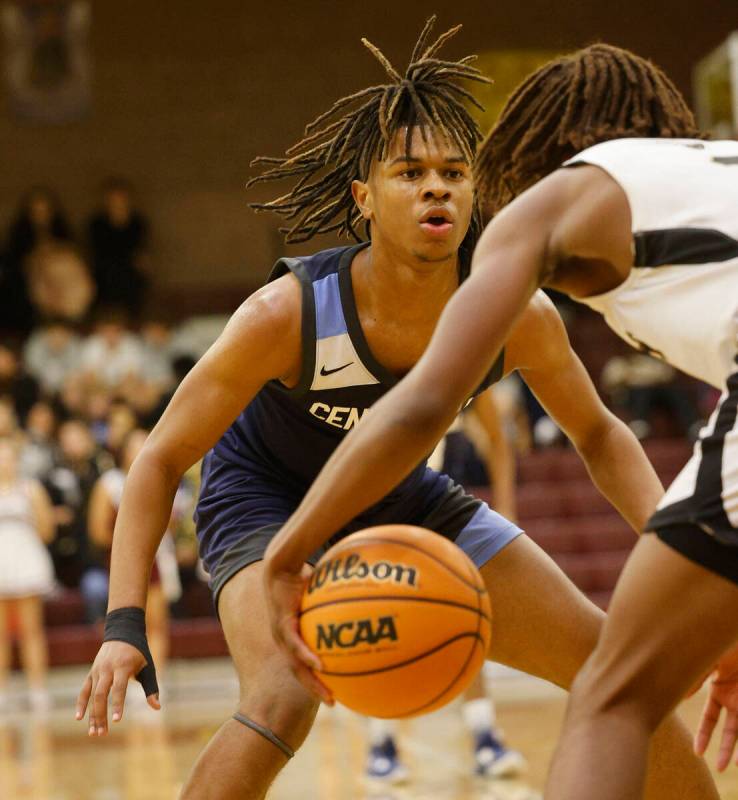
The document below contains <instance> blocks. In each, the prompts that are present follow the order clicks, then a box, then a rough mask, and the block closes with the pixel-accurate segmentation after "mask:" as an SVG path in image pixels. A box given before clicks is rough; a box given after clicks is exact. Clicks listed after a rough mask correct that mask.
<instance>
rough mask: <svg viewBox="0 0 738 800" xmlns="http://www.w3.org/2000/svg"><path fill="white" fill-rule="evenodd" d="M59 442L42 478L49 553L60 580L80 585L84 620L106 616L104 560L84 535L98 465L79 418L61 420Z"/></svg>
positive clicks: (90, 435)
mask: <svg viewBox="0 0 738 800" xmlns="http://www.w3.org/2000/svg"><path fill="white" fill-rule="evenodd" d="M58 441H59V448H58V451H57V460H56V464H55V465H54V467H53V468H52V469H51V470H50V471H49V473H48V474H47V476H46V479H45V481H44V485H45V487H46V490H47V491H48V493H49V496H50V498H51V501H52V503H53V512H54V518H55V521H56V525H57V535H56V539H55V540H54V541H53V542H52V544H51V548H50V549H51V555H52V557H53V560H54V567H55V569H56V574H57V577H58V579H59V581H60V582H61V583H62V584H63V585H64V586H67V587H69V588H76V587H79V588H80V590H81V592H82V597H83V599H84V602H85V615H86V618H87V621H88V622H97V621H99V620H101V619H103V618H104V617H105V611H106V606H107V599H108V579H107V568H106V564H105V559H104V558H103V556H102V554H101V553H100V552H98V551H97V549H96V548H95V547H94V546H93V545H92V543H91V542H90V540H89V537H88V536H87V507H88V504H89V499H90V495H91V493H92V488H93V486H94V485H95V483H96V482H97V479H98V478H99V477H100V474H101V472H102V468H101V465H100V463H99V458H98V450H97V447H96V445H95V440H94V439H93V437H92V433H91V432H90V429H89V427H88V426H87V425H86V423H85V422H84V421H83V420H80V419H70V420H66V421H65V422H62V424H61V425H60V426H59V433H58Z"/></svg>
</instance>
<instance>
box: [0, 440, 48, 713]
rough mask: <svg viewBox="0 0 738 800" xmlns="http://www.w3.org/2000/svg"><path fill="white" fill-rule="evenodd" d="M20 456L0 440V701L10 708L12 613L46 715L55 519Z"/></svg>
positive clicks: (35, 700)
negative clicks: (50, 546)
mask: <svg viewBox="0 0 738 800" xmlns="http://www.w3.org/2000/svg"><path fill="white" fill-rule="evenodd" d="M18 456H19V451H18V444H17V442H16V441H15V440H13V439H11V438H8V437H3V438H0V703H2V704H5V705H7V684H8V675H9V671H10V653H11V648H10V642H11V637H10V615H11V613H14V615H15V618H16V619H17V622H18V628H19V635H20V651H21V661H22V664H23V669H24V670H25V673H26V677H27V680H28V686H29V690H30V692H29V697H30V703H31V708H32V709H33V710H34V711H38V712H43V711H46V710H48V708H49V706H50V701H49V695H48V692H47V689H46V672H47V665H48V647H47V643H46V635H45V632H44V625H43V596H44V595H45V594H47V593H48V592H50V591H51V590H52V589H53V587H54V570H53V566H52V563H51V558H50V557H49V554H48V552H47V550H46V547H45V546H44V542H49V541H51V539H52V538H53V537H54V519H53V514H52V510H51V504H50V502H49V498H48V496H47V495H46V492H45V491H44V489H43V487H42V486H41V484H39V483H38V482H36V481H26V480H24V479H23V478H22V477H21V476H20V473H19V470H18Z"/></svg>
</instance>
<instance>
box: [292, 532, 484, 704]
mask: <svg viewBox="0 0 738 800" xmlns="http://www.w3.org/2000/svg"><path fill="white" fill-rule="evenodd" d="M490 621H491V610H490V603H489V597H488V595H487V591H486V590H485V588H484V583H483V582H482V578H481V576H480V574H479V572H478V571H477V568H476V567H475V566H474V564H473V563H472V562H471V561H470V559H469V558H468V557H467V556H466V554H465V553H463V552H462V550H461V549H460V548H459V547H457V546H456V545H455V544H453V543H452V542H450V541H449V540H448V539H445V538H444V537H442V536H439V535H438V534H436V533H433V532H432V531H429V530H426V529H425V528H416V527H413V526H411V525H382V526H379V527H376V528H367V529H366V530H363V531H360V532H359V533H355V534H353V535H351V536H348V537H347V538H345V539H342V540H341V541H340V542H338V544H336V545H335V546H334V547H332V548H331V549H330V550H329V551H328V552H327V553H326V554H325V555H324V556H323V558H321V559H320V561H319V562H318V564H317V566H316V568H315V572H314V573H313V576H312V579H311V581H310V583H309V585H308V587H307V589H306V590H305V594H304V595H303V598H302V609H301V612H300V632H301V634H302V637H303V639H304V640H305V641H306V642H307V644H308V647H310V648H311V649H312V650H313V652H315V653H316V654H317V655H318V657H319V658H320V660H321V665H322V669H321V670H320V671H319V672H318V673H317V675H318V677H319V678H320V679H321V681H323V683H325V684H326V686H328V687H329V688H330V689H331V690H332V691H333V693H334V696H335V698H336V700H338V701H339V702H341V703H343V704H344V705H346V706H348V707H349V708H353V709H354V710H355V711H359V712H361V713H362V714H367V715H369V716H372V717H412V716H415V715H416V714H424V713H426V712H428V711H433V710H434V709H436V708H440V707H441V706H443V705H445V704H446V703H448V702H449V701H450V700H452V699H453V698H454V697H456V696H457V695H458V694H460V693H461V692H462V691H463V690H464V689H465V688H466V687H467V686H468V685H469V684H470V683H471V682H472V680H473V679H474V677H475V676H476V674H477V672H478V671H479V669H480V667H481V666H482V664H483V663H484V659H485V657H486V654H487V650H488V648H489V642H490V627H491V624H490Z"/></svg>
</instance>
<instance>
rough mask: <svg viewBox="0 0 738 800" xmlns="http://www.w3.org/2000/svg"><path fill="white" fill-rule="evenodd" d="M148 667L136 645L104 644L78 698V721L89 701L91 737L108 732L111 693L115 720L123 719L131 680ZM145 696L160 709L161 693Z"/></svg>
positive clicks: (123, 643)
mask: <svg viewBox="0 0 738 800" xmlns="http://www.w3.org/2000/svg"><path fill="white" fill-rule="evenodd" d="M145 666H146V659H145V658H144V657H143V655H142V654H141V652H140V651H139V650H138V649H137V648H135V647H134V646H133V645H130V644H127V643H126V642H118V641H114V642H104V643H103V644H102V646H101V647H100V650H99V651H98V654H97V656H96V657H95V661H94V663H93V665H92V669H91V670H90V672H89V674H88V675H87V678H86V679H85V682H84V684H83V686H82V690H81V691H80V693H79V696H78V697H77V712H76V714H75V716H76V718H77V719H78V720H81V719H82V718H83V717H84V715H85V711H86V709H87V705H88V703H89V705H90V728H89V731H88V733H89V735H90V736H104V735H105V734H106V733H107V732H108V695H110V700H111V705H112V711H113V722H120V720H121V719H122V718H123V706H124V704H125V700H126V689H127V688H128V681H129V680H131V678H135V677H136V675H138V674H139V673H140V672H141V670H142V669H143V668H144V667H145ZM146 699H147V700H148V703H149V705H150V706H151V708H153V709H156V710H157V711H158V710H159V709H160V708H161V705H160V703H159V696H158V694H151V695H149V696H148V697H147V698H146ZM90 700H91V701H92V702H90Z"/></svg>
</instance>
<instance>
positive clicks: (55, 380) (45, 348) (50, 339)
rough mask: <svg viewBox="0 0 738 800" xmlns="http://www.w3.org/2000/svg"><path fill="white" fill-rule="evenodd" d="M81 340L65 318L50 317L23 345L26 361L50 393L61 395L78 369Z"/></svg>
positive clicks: (50, 394)
mask: <svg viewBox="0 0 738 800" xmlns="http://www.w3.org/2000/svg"><path fill="white" fill-rule="evenodd" d="M81 348H82V342H81V340H80V337H79V336H78V335H77V333H76V332H75V330H74V328H73V327H72V326H71V325H70V324H69V323H67V322H65V321H64V320H50V321H49V322H47V323H46V324H45V325H44V326H42V327H41V328H38V329H37V330H35V331H34V332H33V333H32V334H31V336H30V338H29V339H28V340H27V341H26V343H25V346H24V348H23V363H24V365H25V368H26V370H27V372H28V373H29V375H31V376H33V377H34V378H35V379H36V380H37V381H38V383H39V385H40V386H41V390H42V391H43V393H44V394H45V395H46V396H47V397H56V396H57V395H59V394H60V393H61V392H62V390H63V388H64V384H65V383H66V382H67V381H68V380H70V379H71V378H72V377H73V376H74V375H76V374H77V373H78V372H79V369H80V360H81Z"/></svg>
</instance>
